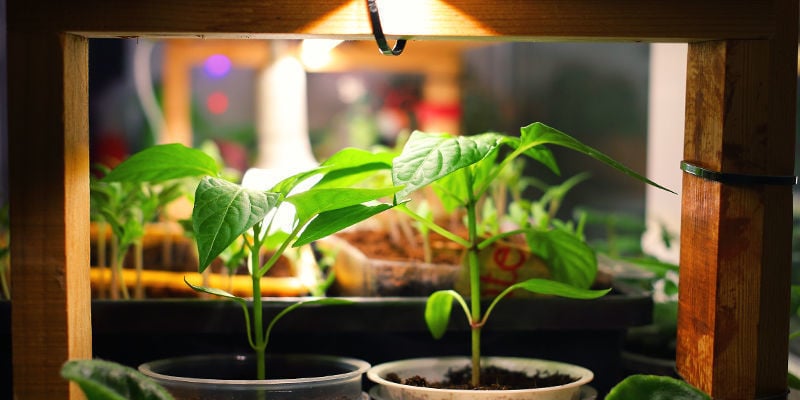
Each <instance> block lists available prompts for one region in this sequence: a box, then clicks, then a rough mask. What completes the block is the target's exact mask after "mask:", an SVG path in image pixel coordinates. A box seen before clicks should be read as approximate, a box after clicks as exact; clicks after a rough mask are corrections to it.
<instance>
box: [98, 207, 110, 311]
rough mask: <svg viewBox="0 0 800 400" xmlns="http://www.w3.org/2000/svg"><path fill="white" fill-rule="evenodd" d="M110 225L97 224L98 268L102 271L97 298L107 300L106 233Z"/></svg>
mask: <svg viewBox="0 0 800 400" xmlns="http://www.w3.org/2000/svg"><path fill="white" fill-rule="evenodd" d="M107 230H108V224H107V223H106V221H104V220H100V221H98V222H97V268H98V270H99V271H100V280H99V281H98V284H97V297H98V298H101V299H105V298H106V291H107V290H108V282H106V268H107V267H108V257H107V256H106V231H107Z"/></svg>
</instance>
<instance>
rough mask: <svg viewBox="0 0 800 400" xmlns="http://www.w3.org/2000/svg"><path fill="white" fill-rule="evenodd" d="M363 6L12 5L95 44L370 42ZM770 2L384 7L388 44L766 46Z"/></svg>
mask: <svg viewBox="0 0 800 400" xmlns="http://www.w3.org/2000/svg"><path fill="white" fill-rule="evenodd" d="M365 3H366V2H365V1H363V0H309V1H302V2H301V1H296V0H171V1H163V0H138V1H125V2H120V1H106V0H73V1H69V2H53V1H49V0H27V1H9V4H8V16H9V18H8V25H9V30H35V31H42V30H53V29H55V30H56V31H66V32H75V33H79V34H83V35H86V36H92V37H131V36H134V37H139V36H148V37H201V38H206V37H225V38H274V37H286V36H287V35H291V36H292V37H295V38H297V37H298V36H299V37H303V36H336V37H340V38H345V39H352V40H355V39H369V38H370V37H371V36H370V32H371V29H370V25H369V22H368V19H367V9H366V4H365ZM772 3H773V2H772V1H766V0H763V1H756V0H706V1H696V0H673V1H663V2H652V1H640V0H604V1H595V2H593V1H585V0H537V1H530V0H506V1H498V2H488V3H487V2H486V1H485V0H449V1H446V0H403V1H396V0H391V1H389V0H383V1H379V2H378V6H379V7H380V13H381V17H382V20H383V28H384V29H383V30H384V32H386V34H387V35H388V36H389V37H390V38H394V37H398V36H402V37H404V38H408V39H418V40H419V39H448V38H470V39H489V40H491V39H502V40H547V41H560V40H573V41H574V40H613V41H651V42H657V41H698V40H708V39H764V38H768V37H770V36H771V35H772V34H773V33H774V32H773V29H774V26H775V19H776V18H775V16H774V7H772Z"/></svg>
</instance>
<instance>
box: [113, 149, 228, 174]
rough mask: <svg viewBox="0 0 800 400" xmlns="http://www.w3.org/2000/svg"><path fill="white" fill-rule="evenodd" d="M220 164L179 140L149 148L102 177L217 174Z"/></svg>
mask: <svg viewBox="0 0 800 400" xmlns="http://www.w3.org/2000/svg"><path fill="white" fill-rule="evenodd" d="M218 174H219V165H218V164H217V162H216V161H214V159H213V158H211V157H210V156H208V155H207V154H205V153H203V152H202V151H200V150H197V149H193V148H191V147H186V146H184V145H182V144H179V143H172V144H162V145H157V146H152V147H148V148H146V149H144V150H142V151H140V152H138V153H136V154H134V155H132V156H130V157H129V158H128V159H126V160H125V161H123V162H122V163H120V164H119V165H117V167H116V168H114V169H113V170H111V172H109V173H108V175H106V176H105V177H104V178H103V181H106V182H122V181H128V182H151V183H158V182H163V181H167V180H170V179H177V178H185V177H189V176H205V175H208V176H216V175H218Z"/></svg>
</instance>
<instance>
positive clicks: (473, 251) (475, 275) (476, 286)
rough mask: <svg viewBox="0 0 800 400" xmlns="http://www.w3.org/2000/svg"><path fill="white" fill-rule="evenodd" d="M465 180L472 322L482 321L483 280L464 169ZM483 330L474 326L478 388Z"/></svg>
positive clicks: (468, 178)
mask: <svg viewBox="0 0 800 400" xmlns="http://www.w3.org/2000/svg"><path fill="white" fill-rule="evenodd" d="M464 172H465V173H464V180H465V182H464V183H465V184H466V187H467V204H466V209H467V230H468V232H469V247H468V248H467V257H468V262H469V277H470V278H469V292H470V303H471V305H470V308H471V311H472V321H473V322H475V321H480V320H481V279H480V272H481V271H480V261H479V260H478V239H479V238H478V224H477V218H478V214H477V210H476V209H475V207H476V201H475V194H474V193H473V192H472V183H473V182H472V171H470V169H469V168H464ZM481 329H482V327H481V326H480V325H479V324H475V323H473V324H472V338H471V344H472V385H473V386H478V385H480V381H481Z"/></svg>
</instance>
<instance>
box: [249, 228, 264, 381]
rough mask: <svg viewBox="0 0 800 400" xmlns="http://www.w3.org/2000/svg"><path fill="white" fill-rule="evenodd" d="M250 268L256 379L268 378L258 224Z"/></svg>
mask: <svg viewBox="0 0 800 400" xmlns="http://www.w3.org/2000/svg"><path fill="white" fill-rule="evenodd" d="M250 262H251V263H252V264H251V265H250V270H251V271H252V274H251V278H252V279H253V326H252V327H248V329H252V331H253V335H255V346H254V347H253V350H254V351H255V353H256V379H266V360H265V357H264V353H265V352H266V343H264V329H263V325H264V322H263V321H264V309H263V307H262V300H261V277H262V276H263V274H261V273H260V270H261V266H260V265H259V264H260V262H261V227H260V224H256V225H255V226H254V227H253V247H252V248H251V249H250Z"/></svg>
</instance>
